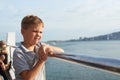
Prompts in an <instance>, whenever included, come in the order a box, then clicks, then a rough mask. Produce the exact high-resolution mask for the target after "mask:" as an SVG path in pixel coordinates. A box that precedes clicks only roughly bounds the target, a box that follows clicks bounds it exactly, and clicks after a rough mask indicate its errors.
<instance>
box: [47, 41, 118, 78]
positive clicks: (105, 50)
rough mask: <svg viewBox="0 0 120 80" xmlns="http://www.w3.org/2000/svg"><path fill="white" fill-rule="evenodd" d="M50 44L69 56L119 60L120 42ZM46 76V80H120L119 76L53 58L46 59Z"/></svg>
mask: <svg viewBox="0 0 120 80" xmlns="http://www.w3.org/2000/svg"><path fill="white" fill-rule="evenodd" d="M51 44H52V45H54V46H59V47H61V48H63V49H64V50H65V52H67V53H69V54H84V55H90V56H96V57H109V58H116V59H120V41H80V42H57V43H51ZM46 76H47V80H120V75H117V74H113V73H110V72H107V71H101V70H98V69H96V68H91V67H86V66H84V65H82V64H75V63H69V62H64V61H61V60H58V59H54V58H48V60H47V62H46Z"/></svg>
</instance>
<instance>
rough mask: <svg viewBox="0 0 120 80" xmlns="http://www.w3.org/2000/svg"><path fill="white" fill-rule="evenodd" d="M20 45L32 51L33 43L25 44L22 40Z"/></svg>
mask: <svg viewBox="0 0 120 80" xmlns="http://www.w3.org/2000/svg"><path fill="white" fill-rule="evenodd" d="M22 45H23V46H24V47H25V48H27V49H28V50H30V51H34V47H35V45H30V44H26V43H25V42H22Z"/></svg>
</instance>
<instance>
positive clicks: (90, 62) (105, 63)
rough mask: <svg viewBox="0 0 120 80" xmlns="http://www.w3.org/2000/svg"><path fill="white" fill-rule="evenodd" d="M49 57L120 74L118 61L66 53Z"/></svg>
mask: <svg viewBox="0 0 120 80" xmlns="http://www.w3.org/2000/svg"><path fill="white" fill-rule="evenodd" d="M50 57H55V58H59V59H63V60H67V61H70V62H75V63H78V64H83V65H86V66H90V67H94V68H99V69H102V70H107V71H110V72H114V73H117V74H120V60H118V59H111V58H101V57H91V56H86V55H75V54H67V53H54V54H53V55H50Z"/></svg>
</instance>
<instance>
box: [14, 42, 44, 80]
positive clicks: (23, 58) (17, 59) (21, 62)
mask: <svg viewBox="0 0 120 80" xmlns="http://www.w3.org/2000/svg"><path fill="white" fill-rule="evenodd" d="M39 47H40V46H37V47H36V50H35V52H38V49H39ZM35 52H33V51H29V50H28V49H27V48H25V47H24V46H23V45H22V44H21V45H20V46H19V47H18V48H16V49H15V51H14V54H13V66H14V69H15V76H16V80H22V78H21V76H20V75H19V74H20V73H21V72H22V71H24V70H29V69H31V68H33V67H34V66H35V65H36V63H37V61H38V57H37V53H35ZM34 80H46V79H45V65H44V66H43V67H42V69H41V70H40V71H39V73H38V74H37V75H36V77H35V79H34Z"/></svg>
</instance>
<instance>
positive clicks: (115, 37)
mask: <svg viewBox="0 0 120 80" xmlns="http://www.w3.org/2000/svg"><path fill="white" fill-rule="evenodd" d="M102 40H120V32H113V33H110V34H105V35H99V36H93V37H84V38H82V37H80V38H79V39H70V40H65V41H102ZM53 42H64V40H52V41H48V43H53Z"/></svg>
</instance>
